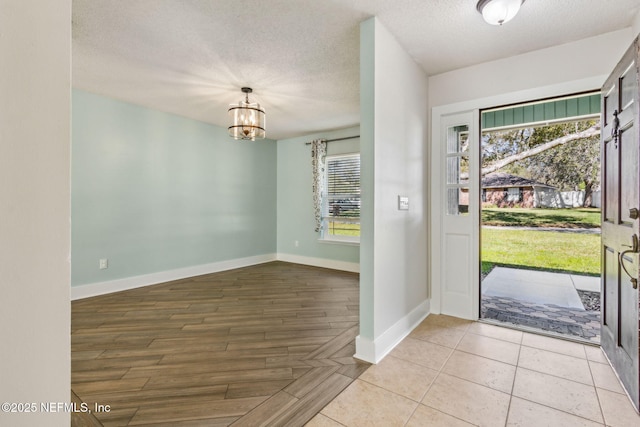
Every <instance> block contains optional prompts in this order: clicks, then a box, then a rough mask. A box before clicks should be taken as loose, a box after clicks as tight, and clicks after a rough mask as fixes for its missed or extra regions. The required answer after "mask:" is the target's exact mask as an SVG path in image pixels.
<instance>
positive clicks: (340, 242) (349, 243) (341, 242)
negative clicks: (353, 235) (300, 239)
mask: <svg viewBox="0 0 640 427" xmlns="http://www.w3.org/2000/svg"><path fill="white" fill-rule="evenodd" d="M318 243H326V244H328V245H345V246H360V242H353V241H349V240H337V239H336V240H334V239H318Z"/></svg>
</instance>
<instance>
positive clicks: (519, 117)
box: [480, 94, 601, 343]
mask: <svg viewBox="0 0 640 427" xmlns="http://www.w3.org/2000/svg"><path fill="white" fill-rule="evenodd" d="M481 132H482V134H481V173H480V174H481V203H480V205H481V214H480V227H481V231H480V241H481V248H480V257H481V285H480V286H481V292H480V293H481V298H480V300H481V301H480V317H481V318H482V319H484V320H487V321H494V322H500V323H503V324H507V325H509V326H514V327H519V328H525V329H535V330H537V331H540V332H542V333H549V334H554V335H561V336H563V337H565V338H569V339H575V340H580V341H588V342H591V343H599V342H600V263H601V254H600V245H601V243H600V224H601V213H600V95H599V94H582V95H578V96H571V97H565V98H561V99H554V100H545V101H541V102H536V103H529V104H522V105H516V106H509V107H503V108H497V109H492V110H486V111H483V112H482V131H481Z"/></svg>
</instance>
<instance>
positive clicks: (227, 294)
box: [71, 262, 369, 426]
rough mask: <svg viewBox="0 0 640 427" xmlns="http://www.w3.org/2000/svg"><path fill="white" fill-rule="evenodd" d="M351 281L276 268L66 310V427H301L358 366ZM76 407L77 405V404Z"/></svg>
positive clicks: (316, 271)
mask: <svg viewBox="0 0 640 427" xmlns="http://www.w3.org/2000/svg"><path fill="white" fill-rule="evenodd" d="M358 306H359V291H358V275H357V274H353V273H345V272H339V271H333V270H326V269H320V268H314V267H307V266H301V265H296V264H289V263H284V262H272V263H268V264H262V265H258V266H252V267H247V268H242V269H237V270H232V271H227V272H221V273H215V274H211V275H206V276H199V277H195V278H192V279H185V280H179V281H174V282H169V283H164V284H160V285H154V286H148V287H144V288H140V289H134V290H130V291H125V292H119V293H116V294H110V295H104V296H99V297H94V298H89V299H85V300H79V301H74V302H73V303H72V318H71V328H72V331H71V357H72V369H71V371H72V385H71V387H72V392H73V394H74V399H79V400H81V401H82V402H85V403H87V404H88V405H89V407H90V408H93V406H94V404H95V403H98V404H102V405H110V407H111V411H110V412H102V413H93V414H91V415H92V416H85V417H83V418H81V417H76V416H74V417H72V425H83V426H84V425H105V426H126V425H156V426H157V425H167V426H169V425H170V426H182V425H184V426H227V425H233V426H258V425H273V426H280V425H286V426H296V425H304V424H305V423H306V422H307V421H308V420H310V419H311V418H312V417H313V416H314V415H315V414H316V413H318V412H319V411H320V410H321V409H322V408H323V407H324V406H325V405H326V404H327V403H329V402H330V401H331V400H332V399H333V398H334V397H335V396H337V395H338V394H339V393H340V392H341V391H342V390H343V389H345V388H346V387H347V386H348V385H349V384H351V382H352V381H354V380H355V379H356V378H357V377H358V376H359V375H360V374H361V373H362V372H363V371H364V370H365V369H366V368H367V367H368V366H369V365H368V364H365V363H362V362H359V361H357V360H355V359H354V358H353V357H352V355H353V354H354V353H355V344H354V341H355V337H356V335H357V334H358V320H359V317H358ZM76 396H77V397H76Z"/></svg>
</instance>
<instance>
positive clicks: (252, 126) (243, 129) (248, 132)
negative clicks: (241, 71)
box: [229, 87, 266, 141]
mask: <svg viewBox="0 0 640 427" xmlns="http://www.w3.org/2000/svg"><path fill="white" fill-rule="evenodd" d="M242 92H243V93H244V94H245V99H244V100H243V101H240V102H239V103H237V104H231V105H229V123H230V124H229V136H231V137H233V139H243V140H248V141H255V140H256V139H264V138H265V135H266V133H265V114H264V110H263V109H262V108H261V107H260V104H258V103H257V102H256V103H253V104H252V103H250V102H249V94H250V93H251V92H253V89H251V88H250V87H243V88H242Z"/></svg>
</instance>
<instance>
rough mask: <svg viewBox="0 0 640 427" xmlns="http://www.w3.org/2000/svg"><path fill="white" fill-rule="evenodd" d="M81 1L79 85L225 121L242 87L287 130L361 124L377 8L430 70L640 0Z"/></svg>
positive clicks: (76, 33) (576, 32)
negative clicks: (484, 6)
mask: <svg viewBox="0 0 640 427" xmlns="http://www.w3.org/2000/svg"><path fill="white" fill-rule="evenodd" d="M475 6H476V0H74V1H73V85H74V87H76V88H79V89H84V90H87V91H90V92H94V93H98V94H102V95H106V96H110V97H113V98H116V99H121V100H124V101H128V102H132V103H135V104H139V105H143V106H147V107H150V108H154V109H157V110H161V111H166V112H170V113H175V114H178V115H182V116H186V117H191V118H194V119H197V120H201V121H205V122H209V123H213V124H216V125H219V126H223V127H226V126H227V109H228V106H229V104H230V103H235V102H238V101H239V100H240V99H241V98H242V93H241V92H240V87H242V86H251V87H253V89H254V96H252V97H251V99H252V100H257V101H258V102H260V103H261V104H262V106H263V107H264V108H265V110H266V112H267V137H268V138H272V139H282V138H287V137H291V136H297V135H303V134H308V133H312V132H316V131H321V130H327V129H337V128H342V127H347V126H351V125H356V124H358V123H359V59H358V56H359V31H360V30H359V23H360V22H361V21H363V20H365V19H367V18H369V17H371V16H374V15H375V16H378V18H379V19H380V21H381V22H382V24H383V25H384V26H385V27H387V28H388V29H389V31H390V32H391V33H392V34H394V35H395V37H396V38H397V39H398V41H399V42H400V44H402V45H403V46H404V48H405V49H406V50H407V52H409V54H410V55H411V56H412V57H413V58H414V59H415V60H416V61H417V62H418V63H419V64H420V65H421V66H422V67H423V69H424V70H425V72H426V73H427V74H429V75H433V74H438V73H442V72H445V71H449V70H453V69H457V68H460V67H466V66H469V65H473V64H478V63H481V62H486V61H490V60H494V59H499V58H504V57H509V56H513V55H517V54H520V53H524V52H528V51H532V50H537V49H542V48H545V47H549V46H553V45H558V44H563V43H568V42H571V41H575V40H579V39H582V38H586V37H591V36H595V35H598V34H603V33H607V32H610V31H615V30H618V29H621V28H625V27H628V26H630V25H631V23H632V21H633V19H634V17H635V15H636V14H637V13H638V11H639V10H640V0H561V1H558V0H527V1H526V2H525V4H524V5H523V7H522V9H521V10H520V13H519V14H518V15H517V16H516V17H515V19H514V20H513V21H511V22H509V23H507V24H505V25H504V26H503V27H494V26H490V25H487V24H486V23H484V21H483V20H482V17H481V16H480V14H478V12H477V11H476V10H475Z"/></svg>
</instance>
